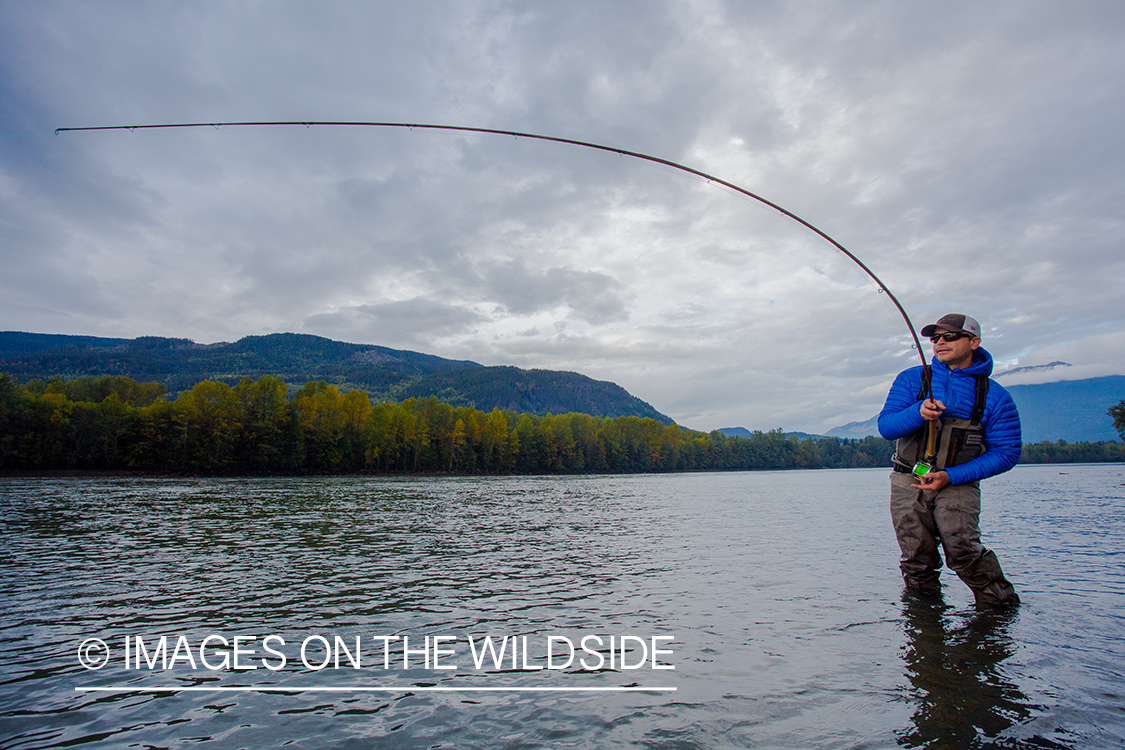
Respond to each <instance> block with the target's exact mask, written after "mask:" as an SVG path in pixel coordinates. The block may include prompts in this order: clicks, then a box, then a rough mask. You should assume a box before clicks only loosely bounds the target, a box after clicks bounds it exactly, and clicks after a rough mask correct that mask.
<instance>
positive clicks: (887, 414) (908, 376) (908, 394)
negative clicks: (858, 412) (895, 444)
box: [879, 367, 926, 440]
mask: <svg viewBox="0 0 1125 750" xmlns="http://www.w3.org/2000/svg"><path fill="white" fill-rule="evenodd" d="M921 389H922V368H921V367H913V368H911V369H909V370H903V371H902V372H900V373H899V374H898V377H897V378H895V382H894V385H892V386H891V390H890V392H889V393H888V394H887V401H886V403H885V404H884V405H883V411H881V412H879V434H880V435H882V436H883V437H885V438H886V439H887V440H898V439H899V438H900V437H903V436H904V435H909V434H910V433H912V432H914V431H915V430H917V429H918V428H919V427H922V426H923V425H925V424H926V420H924V419H922V414H921V413H920V412H919V411H918V408H919V406H920V405H921V403H922V402H921V401H920V400H919V399H918V398H917V396H918V391H920V390H921Z"/></svg>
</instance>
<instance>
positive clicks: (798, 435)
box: [718, 427, 835, 441]
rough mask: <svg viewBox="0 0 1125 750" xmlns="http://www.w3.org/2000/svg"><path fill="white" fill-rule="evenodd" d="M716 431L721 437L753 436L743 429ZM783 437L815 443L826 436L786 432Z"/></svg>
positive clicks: (722, 428)
mask: <svg viewBox="0 0 1125 750" xmlns="http://www.w3.org/2000/svg"><path fill="white" fill-rule="evenodd" d="M778 429H780V428H778ZM718 431H719V432H721V433H723V435H725V436H726V437H740V438H749V437H753V436H754V433H753V432H751V431H750V430H748V429H746V428H745V427H720V428H719V430H718ZM785 437H787V438H790V437H795V438H797V439H798V440H805V439H806V438H812V439H813V441H817V440H824V439H825V438H826V437H828V436H827V435H814V434H812V433H811V432H787V433H785ZM833 437H835V436H833Z"/></svg>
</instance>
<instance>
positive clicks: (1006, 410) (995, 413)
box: [879, 313, 1022, 606]
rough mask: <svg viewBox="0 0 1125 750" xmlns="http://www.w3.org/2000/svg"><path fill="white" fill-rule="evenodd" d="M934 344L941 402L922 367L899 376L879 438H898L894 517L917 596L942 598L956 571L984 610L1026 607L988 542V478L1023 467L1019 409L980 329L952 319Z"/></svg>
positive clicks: (934, 331) (963, 318) (928, 332)
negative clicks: (931, 429)
mask: <svg viewBox="0 0 1125 750" xmlns="http://www.w3.org/2000/svg"><path fill="white" fill-rule="evenodd" d="M922 335H923V336H925V337H928V338H929V339H930V340H931V341H932V342H933V344H934V357H933V360H932V362H931V373H932V374H931V387H932V393H933V398H932V399H927V398H925V395H926V390H925V387H924V383H923V378H924V373H923V368H922V367H920V366H919V367H913V368H911V369H909V370H906V371H904V372H902V373H899V376H898V377H897V378H895V382H894V385H893V386H891V390H890V393H888V394H887V402H886V405H884V406H883V411H882V412H880V414H879V433H880V434H881V435H882V436H883V437H885V438H887V439H888V440H897V441H898V443H897V445H896V450H895V457H894V471H893V472H892V473H891V520H892V521H893V522H894V527H895V535H896V536H897V537H898V544H899V548H900V549H901V550H902V558H901V561H900V564H899V567H900V568H901V570H902V577H903V580H904V581H905V582H906V587H907V589H913V590H918V591H921V592H933V593H936V592H938V591H940V590H941V584H940V582H939V581H938V575H939V574H940V572H941V557H940V556H939V555H938V543H939V542H940V543H941V546H942V548H943V549H944V551H945V562H946V564H947V565H948V566H949V567H950V568H951V569H952V570H953V571H955V572H956V573H957V575H958V576H960V577H961V580H962V581H964V582H965V583H966V584H967V585H968V586H969V588H970V589H972V590H973V594H974V595H975V596H976V602H977V604H978V605H982V606H984V605H1011V604H1018V603H1019V597H1017V596H1016V592H1015V590H1014V589H1013V588H1012V584H1011V583H1009V582H1008V581H1007V579H1005V578H1004V573H1003V572H1002V571H1001V570H1000V562H999V560H997V559H996V555H995V554H994V553H993V552H991V551H989V550H987V549H985V548H984V547H983V546H982V545H981V543H980V525H979V522H980V480H982V479H984V478H986V477H991V476H995V475H997V474H1001V473H1003V472H1005V471H1008V470H1009V469H1011V468H1012V467H1013V466H1015V465H1016V462H1017V461H1019V457H1020V448H1021V446H1022V440H1021V436H1020V418H1019V414H1018V413H1017V412H1016V405H1015V402H1013V401H1012V397H1011V396H1010V395H1008V392H1007V391H1006V390H1004V388H1003V387H1001V386H1000V385H999V384H998V383H995V382H993V381H992V380H990V379H989V377H988V376H989V375H991V374H992V355H990V354H989V353H988V352H987V351H985V350H984V349H983V348H981V345H980V344H981V338H980V324H979V323H978V322H977V321H976V320H974V319H973V318H970V317H969V316H967V315H962V314H960V313H951V314H949V315H945V316H942V317H941V318H940V319H939V320H938V321H937V322H936V323H934V324H932V325H928V326H926V327H925V328H923V329H922ZM931 422H933V423H935V424H936V425H937V426H938V429H937V433H938V440H937V445H936V450H935V451H934V452H935V453H936V460H935V461H934V465H933V466H932V467H930V468H928V469H927V468H926V467H920V468H919V469H918V472H917V474H916V473H915V472H914V467H915V465H916V464H917V463H918V462H921V461H925V455H924V454H925V453H926V451H925V450H924V448H923V446H924V445H925V444H926V435H927V433H928V425H929V423H931Z"/></svg>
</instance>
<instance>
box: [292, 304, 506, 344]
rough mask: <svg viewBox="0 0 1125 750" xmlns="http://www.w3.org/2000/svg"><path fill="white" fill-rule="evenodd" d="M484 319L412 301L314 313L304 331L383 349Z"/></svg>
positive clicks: (428, 338) (468, 326)
mask: <svg viewBox="0 0 1125 750" xmlns="http://www.w3.org/2000/svg"><path fill="white" fill-rule="evenodd" d="M482 320H484V318H483V317H482V316H481V315H479V314H477V313H476V312H475V311H473V310H471V309H467V308H464V307H457V306H455V305H446V304H442V303H440V302H433V301H431V300H427V299H421V298H417V297H416V298H414V299H410V300H402V301H399V302H385V303H382V304H374V305H357V306H354V307H347V308H343V309H339V310H334V311H332V312H325V313H318V314H316V315H312V316H310V317H309V318H308V319H306V320H305V322H304V325H303V326H302V328H303V330H304V331H307V332H309V333H317V334H320V335H322V336H327V337H330V338H336V339H344V340H352V341H384V342H388V343H387V344H385V345H386V346H397V347H400V348H401V347H403V346H417V345H419V344H421V343H429V342H432V341H433V340H434V339H438V338H445V337H448V336H454V335H457V334H462V333H465V332H469V331H472V330H473V325H474V324H475V323H479V322H480V321H482Z"/></svg>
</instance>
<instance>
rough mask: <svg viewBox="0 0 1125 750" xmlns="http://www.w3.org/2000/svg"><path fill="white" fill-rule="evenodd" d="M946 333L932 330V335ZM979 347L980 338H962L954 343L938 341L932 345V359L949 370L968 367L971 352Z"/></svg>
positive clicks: (971, 361)
mask: <svg viewBox="0 0 1125 750" xmlns="http://www.w3.org/2000/svg"><path fill="white" fill-rule="evenodd" d="M943 333H948V331H947V330H945V329H944V328H937V329H935V330H934V335H935V336H937V335H940V334H943ZM978 346H980V338H978V337H976V336H962V337H961V338H959V339H957V340H956V341H946V340H945V339H938V340H937V343H935V344H934V358H935V359H937V361H938V362H941V363H942V364H943V365H945V366H946V367H948V368H949V369H951V370H957V369H960V368H962V367H968V366H969V365H971V364H972V363H973V352H974V351H975V350H976V348H977V347H978Z"/></svg>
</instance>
